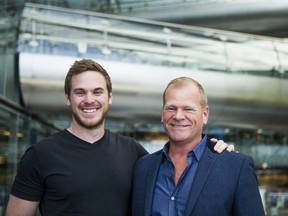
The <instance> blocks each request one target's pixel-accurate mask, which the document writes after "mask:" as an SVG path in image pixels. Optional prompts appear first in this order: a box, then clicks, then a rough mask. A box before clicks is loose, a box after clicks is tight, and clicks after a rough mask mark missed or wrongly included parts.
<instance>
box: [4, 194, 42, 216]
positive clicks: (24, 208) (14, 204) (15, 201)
mask: <svg viewBox="0 0 288 216" xmlns="http://www.w3.org/2000/svg"><path fill="white" fill-rule="evenodd" d="M38 204H39V202H35V201H28V200H24V199H21V198H18V197H15V196H13V195H10V197H9V202H8V205H7V210H6V216H15V215H18V216H33V215H34V214H35V212H36V209H37V207H38Z"/></svg>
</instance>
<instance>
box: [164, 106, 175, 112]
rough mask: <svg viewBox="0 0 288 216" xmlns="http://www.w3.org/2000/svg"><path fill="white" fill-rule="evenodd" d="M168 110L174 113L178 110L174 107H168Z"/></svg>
mask: <svg viewBox="0 0 288 216" xmlns="http://www.w3.org/2000/svg"><path fill="white" fill-rule="evenodd" d="M166 110H167V111H169V112H174V111H175V110H176V109H175V108H174V107H166Z"/></svg>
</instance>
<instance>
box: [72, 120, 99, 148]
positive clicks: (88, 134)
mask: <svg viewBox="0 0 288 216" xmlns="http://www.w3.org/2000/svg"><path fill="white" fill-rule="evenodd" d="M67 130H68V131H69V132H70V133H72V134H73V135H74V136H77V137H79V138H80V139H82V140H85V141H86V142H89V143H91V144H93V143H95V142H96V141H98V140H99V139H101V138H102V137H103V136H104V133H105V128H104V125H102V126H100V127H98V128H91V129H89V128H85V127H80V126H78V125H75V124H71V125H70V127H69V128H67Z"/></svg>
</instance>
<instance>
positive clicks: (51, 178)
mask: <svg viewBox="0 0 288 216" xmlns="http://www.w3.org/2000/svg"><path fill="white" fill-rule="evenodd" d="M145 154H147V151H146V150H145V149H144V148H143V147H142V146H141V145H140V144H138V143H137V142H136V141H135V140H134V139H132V138H130V137H125V136H122V135H118V134H113V133H111V132H110V131H109V130H105V134H104V136H103V137H102V138H101V139H100V140H98V141H97V142H95V143H93V144H90V143H88V142H86V141H84V140H81V139H79V138H78V137H76V136H74V135H73V134H71V133H70V132H68V131H67V130H63V131H61V132H59V133H56V134H54V135H52V136H51V137H49V138H46V139H44V140H42V141H40V142H39V143H37V144H36V145H34V146H33V147H31V148H29V149H28V150H27V151H26V153H25V154H24V155H23V157H22V159H21V161H20V165H19V170H18V173H17V176H16V178H15V181H14V183H13V186H12V190H11V194H12V195H14V196H16V197H19V198H22V199H25V200H30V201H40V206H39V208H40V212H41V213H42V215H45V216H57V215H61V216H62V215H67V216H68V215H69V216H76V215H83V216H90V215H91V216H92V215H93V216H95V215H99V216H102V215H103V216H104V215H107V216H114V215H115V216H124V215H125V216H126V215H129V214H130V198H131V197H130V196H131V187H132V172H133V168H134V164H135V162H136V160H137V159H139V158H140V157H141V156H143V155H145Z"/></svg>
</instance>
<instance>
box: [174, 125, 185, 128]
mask: <svg viewBox="0 0 288 216" xmlns="http://www.w3.org/2000/svg"><path fill="white" fill-rule="evenodd" d="M172 126H173V127H179V128H181V127H187V126H186V125H172Z"/></svg>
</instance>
